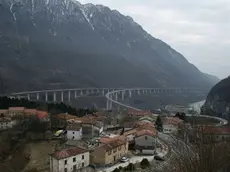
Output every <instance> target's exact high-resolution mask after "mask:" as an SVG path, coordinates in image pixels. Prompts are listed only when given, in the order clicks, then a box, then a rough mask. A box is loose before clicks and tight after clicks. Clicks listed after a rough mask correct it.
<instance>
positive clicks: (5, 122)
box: [0, 117, 17, 131]
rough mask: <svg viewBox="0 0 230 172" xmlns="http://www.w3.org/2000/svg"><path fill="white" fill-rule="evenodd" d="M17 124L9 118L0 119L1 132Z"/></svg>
mask: <svg viewBox="0 0 230 172" xmlns="http://www.w3.org/2000/svg"><path fill="white" fill-rule="evenodd" d="M16 124H17V122H16V121H15V120H12V119H11V118H8V117H0V131H2V130H7V129H10V128H13V126H15V125H16Z"/></svg>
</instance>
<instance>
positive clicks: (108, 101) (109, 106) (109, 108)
mask: <svg viewBox="0 0 230 172" xmlns="http://www.w3.org/2000/svg"><path fill="white" fill-rule="evenodd" d="M112 106H113V104H112V101H110V100H107V101H106V110H111V109H112Z"/></svg>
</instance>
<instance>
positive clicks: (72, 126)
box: [67, 123, 81, 131]
mask: <svg viewBox="0 0 230 172" xmlns="http://www.w3.org/2000/svg"><path fill="white" fill-rule="evenodd" d="M80 129H81V124H80V123H71V124H68V126H67V130H74V131H79V130H80Z"/></svg>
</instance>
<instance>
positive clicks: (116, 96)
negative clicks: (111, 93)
mask: <svg viewBox="0 0 230 172" xmlns="http://www.w3.org/2000/svg"><path fill="white" fill-rule="evenodd" d="M115 100H116V101H117V100H118V93H117V92H116V93H115Z"/></svg>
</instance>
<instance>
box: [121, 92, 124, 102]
mask: <svg viewBox="0 0 230 172" xmlns="http://www.w3.org/2000/svg"><path fill="white" fill-rule="evenodd" d="M124 99H125V92H124V91H122V92H121V100H122V101H124Z"/></svg>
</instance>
